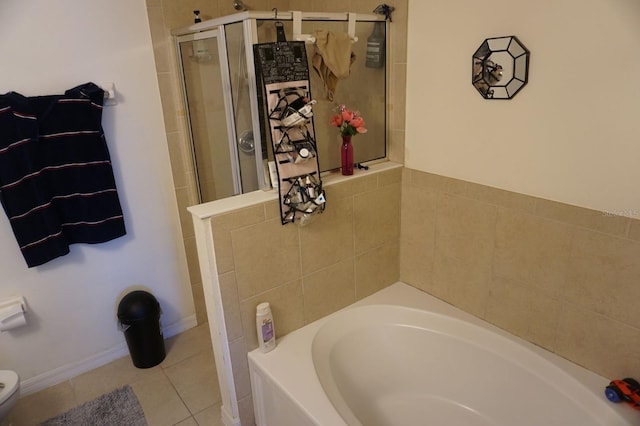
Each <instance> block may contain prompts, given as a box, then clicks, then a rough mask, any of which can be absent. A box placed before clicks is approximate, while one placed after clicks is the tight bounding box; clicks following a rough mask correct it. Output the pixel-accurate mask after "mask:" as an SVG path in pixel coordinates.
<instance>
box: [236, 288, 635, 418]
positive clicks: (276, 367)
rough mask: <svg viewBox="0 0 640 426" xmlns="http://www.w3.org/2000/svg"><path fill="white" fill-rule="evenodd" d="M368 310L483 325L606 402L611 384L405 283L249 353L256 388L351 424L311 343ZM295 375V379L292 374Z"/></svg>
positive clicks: (621, 412)
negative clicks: (356, 311) (397, 309)
mask: <svg viewBox="0 0 640 426" xmlns="http://www.w3.org/2000/svg"><path fill="white" fill-rule="evenodd" d="M366 305H396V306H405V307H408V308H414V309H420V310H427V311H429V312H433V313H435V314H440V315H445V316H448V317H452V318H455V319H458V320H462V321H465V322H469V323H471V324H473V325H475V326H480V327H482V328H485V329H487V330H489V331H491V332H494V333H496V334H498V335H500V336H501V337H505V338H507V339H509V340H512V341H514V342H515V343H517V344H520V345H522V346H524V347H525V348H526V349H528V350H530V351H532V352H534V353H535V354H537V355H539V356H541V357H542V358H544V359H545V360H547V361H549V362H551V363H552V364H553V365H555V366H556V367H558V368H560V369H562V370H564V371H565V372H567V373H568V374H569V375H570V376H572V377H573V378H574V379H576V380H577V381H578V382H579V383H580V384H582V385H583V386H584V387H585V388H586V389H587V390H588V391H589V392H590V393H591V394H593V395H594V396H595V397H597V398H599V399H600V398H604V396H603V392H604V387H605V386H606V385H607V384H608V383H609V379H607V378H605V377H602V376H600V375H598V374H596V373H594V372H592V371H590V370H587V369H586V368H584V367H581V366H579V365H577V364H574V363H573V362H571V361H569V360H567V359H564V358H561V357H560V356H558V355H557V354H554V353H552V352H550V351H548V350H546V349H544V348H541V347H539V346H536V345H534V344H533V343H531V342H528V341H526V340H524V339H522V338H519V337H517V336H515V335H513V334H511V333H509V332H507V331H505V330H503V329H501V328H498V327H496V326H494V325H493V324H490V323H488V322H487V321H485V320H483V319H480V318H478V317H475V316H473V315H471V314H469V313H467V312H465V311H462V310H461V309H460V308H457V307H455V306H453V305H450V304H449V303H447V302H444V301H443V300H440V299H438V298H436V297H434V296H432V295H430V294H428V293H426V292H424V291H422V290H419V289H417V288H415V287H412V286H410V285H408V284H406V283H404V282H401V281H398V282H396V283H394V284H392V285H390V286H388V287H386V288H384V289H382V290H380V291H378V292H376V293H374V294H372V295H370V296H368V297H366V298H364V299H361V300H359V301H357V302H355V303H353V304H351V305H349V306H347V307H345V308H343V309H340V310H338V311H336V312H334V313H332V314H329V315H327V316H325V317H323V318H320V319H318V320H316V321H314V322H312V323H310V324H307V325H306V326H304V327H302V328H300V329H297V330H295V331H293V332H291V333H289V334H287V335H286V336H283V337H282V338H280V339H278V341H277V343H278V344H277V346H276V349H274V350H273V351H271V352H269V353H266V354H263V353H261V352H260V351H259V350H257V349H256V350H254V351H251V352H249V354H248V359H249V367H250V374H251V375H252V383H253V375H254V374H259V375H261V376H263V377H265V378H268V380H270V381H271V382H273V384H275V385H276V386H277V387H278V389H279V390H281V391H282V392H283V393H284V394H286V395H287V396H288V397H289V398H290V399H291V401H292V402H293V403H294V404H295V405H296V407H297V408H298V409H300V410H301V411H302V412H304V413H305V415H307V416H308V417H309V419H311V420H312V422H313V424H315V425H318V426H324V425H329V424H331V425H346V424H347V423H346V422H345V421H344V419H343V418H342V417H341V416H340V415H339V414H338V412H337V410H336V409H335V407H334V406H333V404H332V403H331V402H330V400H329V398H328V396H327V395H326V394H325V392H324V389H323V388H322V385H321V384H320V381H319V379H318V378H317V376H316V371H315V366H314V364H313V360H312V343H313V340H314V338H315V335H316V333H317V331H318V330H319V329H320V328H321V327H322V326H323V325H324V324H325V322H327V321H329V320H330V319H331V318H333V317H335V316H337V315H339V314H340V313H341V312H343V311H345V310H348V309H352V308H355V307H359V306H366ZM279 358H281V359H279ZM292 370H293V371H295V372H296V374H291V371H292ZM252 392H253V389H252ZM253 398H254V408H255V412H256V424H257V425H259V426H260V425H261V423H259V422H258V420H259V417H260V413H259V408H260V407H259V404H258V403H257V400H258V399H259V398H260V396H259V395H258V396H257V395H255V394H254V395H253ZM608 408H609V409H611V410H613V412H614V414H615V415H617V416H619V417H620V418H621V420H623V421H626V423H627V424H628V425H632V424H634V422H637V420H638V417H637V416H638V413H637V411H635V410H633V409H631V407H628V406H627V404H611V405H610V406H608Z"/></svg>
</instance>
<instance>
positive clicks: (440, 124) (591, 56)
mask: <svg viewBox="0 0 640 426" xmlns="http://www.w3.org/2000/svg"><path fill="white" fill-rule="evenodd" d="M508 35H516V36H517V37H518V38H519V39H520V40H521V41H522V43H523V44H524V45H525V46H526V47H527V48H528V49H529V50H530V51H531V65H530V72H529V83H528V85H527V86H526V87H524V88H523V89H522V91H520V92H519V93H518V94H517V95H516V96H515V98H513V99H512V100H508V101H498V100H484V99H483V98H482V97H481V96H480V94H479V93H478V92H477V91H476V90H475V89H474V88H473V86H472V85H471V56H472V54H473V53H474V52H475V50H476V49H477V48H478V47H479V46H480V44H481V43H482V42H483V40H484V39H485V38H489V37H498V36H508ZM638 52H640V2H638V1H637V0H587V1H583V0H565V1H561V2H552V1H542V2H534V1H528V0H489V1H483V2H468V1H461V0H454V1H451V0H430V1H427V2H425V1H416V0H410V1H409V29H408V57H409V58H410V60H409V61H408V67H407V68H408V70H407V87H408V88H409V90H408V91H407V128H406V147H405V149H406V151H405V159H406V166H407V167H409V168H412V169H417V170H421V171H426V172H431V173H436V174H440V175H445V176H450V177H455V178H459V179H463V180H467V181H472V182H476V183H481V184H485V185H489V186H493V187H498V188H502V189H507V190H510V191H515V192H520V193H524V194H528V195H533V196H538V197H542V198H546V199H551V200H555V201H560V202H564V203H568V204H573V205H577V206H581V207H587V208H591V209H596V210H602V211H609V212H613V213H617V214H620V215H623V216H629V217H634V218H640V191H638V182H640V167H638V159H639V158H640V139H639V137H640V120H639V119H638V113H639V112H640V78H639V77H638V76H640V54H638Z"/></svg>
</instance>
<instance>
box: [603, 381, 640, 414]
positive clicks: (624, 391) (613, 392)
mask: <svg viewBox="0 0 640 426" xmlns="http://www.w3.org/2000/svg"><path fill="white" fill-rule="evenodd" d="M604 394H605V395H606V397H607V399H608V400H609V401H611V402H622V401H625V402H628V403H629V404H631V405H632V406H633V408H634V409H636V410H640V383H638V382H637V381H636V380H634V379H631V378H626V379H622V380H612V381H611V383H609V386H607V387H606V388H605V389H604Z"/></svg>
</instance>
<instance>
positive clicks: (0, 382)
mask: <svg viewBox="0 0 640 426" xmlns="http://www.w3.org/2000/svg"><path fill="white" fill-rule="evenodd" d="M19 394H20V377H18V373H16V372H15V371H11V370H0V425H1V424H2V421H3V420H4V419H5V418H6V417H7V416H8V415H9V412H10V411H11V409H12V408H13V406H14V405H16V401H17V400H18V395H19Z"/></svg>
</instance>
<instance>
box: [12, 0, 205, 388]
mask: <svg viewBox="0 0 640 426" xmlns="http://www.w3.org/2000/svg"><path fill="white" fill-rule="evenodd" d="M0 35H1V37H0V52H2V66H0V93H5V92H7V91H17V92H20V93H22V94H24V95H27V96H35V95H47V94H55V93H61V92H63V91H65V90H66V89H68V88H71V87H74V86H75V85H78V84H81V83H85V82H87V81H94V82H96V83H100V82H105V81H111V82H114V83H115V88H116V92H117V100H118V104H117V105H115V106H109V107H105V109H104V114H103V126H104V129H105V133H106V136H107V141H108V145H109V148H110V152H111V156H112V160H113V165H114V172H115V176H116V181H117V185H118V189H119V194H120V198H121V202H122V204H123V209H124V214H125V222H126V226H127V230H128V234H127V235H126V236H125V237H122V238H119V239H116V240H114V241H111V242H108V243H104V244H98V245H80V244H77V245H73V246H71V253H70V254H69V255H67V256H64V257H61V258H58V259H56V260H54V261H51V262H49V263H47V264H45V265H43V266H40V267H36V268H31V269H28V268H27V267H26V264H25V262H24V260H23V259H22V256H21V254H20V252H19V249H18V247H17V244H16V242H15V239H14V237H13V234H12V232H11V229H10V227H9V222H8V220H7V218H6V216H5V214H4V212H3V213H1V214H0V271H2V275H1V277H0V298H3V297H6V296H9V295H13V294H21V295H23V296H25V297H26V300H27V303H28V307H29V313H28V321H29V322H28V325H27V326H25V327H22V328H20V329H16V330H14V331H11V332H5V333H0V368H5V369H14V370H16V371H17V372H18V373H19V374H20V375H21V378H22V380H23V385H24V384H25V382H26V384H27V385H30V386H31V388H29V386H27V389H28V390H29V389H30V390H37V388H38V387H41V385H47V384H52V383H51V382H52V381H56V380H60V379H64V378H65V376H68V375H70V374H73V373H74V372H75V373H77V372H81V370H82V369H84V368H89V367H95V366H96V365H95V364H99V363H103V362H107V361H110V360H112V359H113V358H114V357H118V356H121V355H125V354H127V350H126V346H125V344H124V336H123V334H122V333H121V332H119V331H118V330H117V327H116V319H115V312H116V307H117V303H118V300H119V299H120V297H121V296H122V295H123V292H124V291H125V290H126V289H129V288H130V287H132V286H136V287H143V288H147V289H148V290H150V291H151V292H152V293H153V294H155V296H156V297H157V298H158V300H159V301H160V304H161V306H162V310H163V315H162V324H163V326H164V327H165V335H167V334H169V333H175V332H177V331H181V330H183V329H185V328H187V327H189V326H191V325H193V324H194V323H195V317H194V307H193V300H192V296H191V289H190V286H189V282H188V275H187V266H186V259H185V254H184V249H183V247H182V242H181V239H182V235H181V231H180V227H179V219H178V212H177V209H176V199H175V194H174V192H173V183H172V178H171V172H170V165H169V157H168V152H167V140H166V136H165V133H164V124H163V117H162V111H161V108H160V96H159V90H158V82H157V80H156V78H155V75H156V74H155V67H154V58H153V52H152V47H151V38H150V35H149V24H148V19H147V13H146V8H145V2H144V0H135V1H131V0H94V1H91V2H85V1H82V0H59V1H56V2H48V1H37V0H26V1H25V0H5V1H2V2H0ZM167 330H168V332H167Z"/></svg>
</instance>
